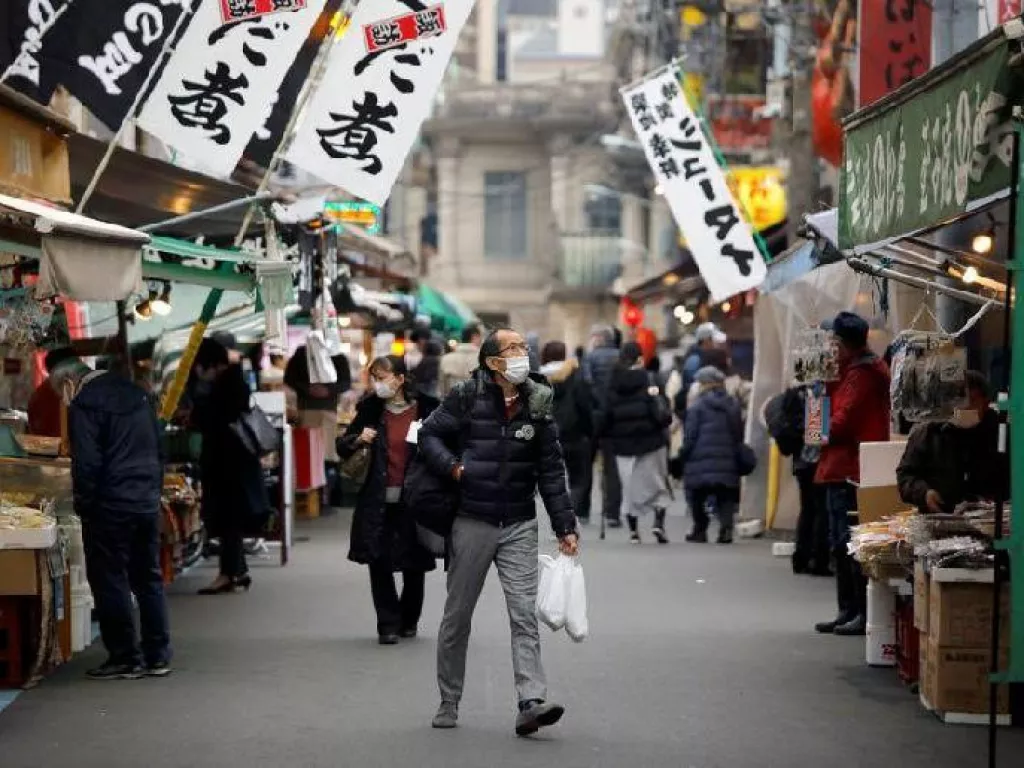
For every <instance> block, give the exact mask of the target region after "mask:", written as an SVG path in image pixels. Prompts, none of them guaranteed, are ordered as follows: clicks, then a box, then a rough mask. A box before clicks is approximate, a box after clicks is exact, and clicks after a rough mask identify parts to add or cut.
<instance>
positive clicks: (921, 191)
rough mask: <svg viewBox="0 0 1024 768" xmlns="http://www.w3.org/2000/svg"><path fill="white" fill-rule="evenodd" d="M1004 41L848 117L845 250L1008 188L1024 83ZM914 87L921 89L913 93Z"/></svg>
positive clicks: (842, 215)
mask: <svg viewBox="0 0 1024 768" xmlns="http://www.w3.org/2000/svg"><path fill="white" fill-rule="evenodd" d="M1009 55H1010V51H1009V46H1008V44H1007V42H1006V40H1005V39H1003V40H1001V44H1000V45H998V46H996V47H992V46H991V45H989V46H987V50H985V49H982V50H980V51H979V50H978V49H977V48H975V49H972V50H971V51H969V52H965V53H964V54H963V58H962V59H954V60H951V61H950V62H948V63H947V64H946V65H944V66H943V67H942V68H941V70H936V71H933V72H932V73H931V74H930V75H925V76H924V77H923V78H921V79H920V80H919V81H915V82H914V83H911V84H908V85H907V86H905V87H904V89H903V90H904V91H905V92H906V94H907V95H906V96H905V97H903V98H900V95H901V94H900V93H899V92H897V93H896V94H894V95H893V96H892V97H890V98H889V99H886V100H884V101H882V102H880V103H879V104H878V106H877V107H869V108H868V109H866V110H864V111H862V112H861V113H859V114H857V115H854V116H852V117H851V118H850V120H849V123H848V126H847V130H846V135H845V137H844V138H845V143H844V153H843V167H842V169H841V174H840V181H839V246H840V248H842V249H847V248H852V247H855V246H859V245H869V244H871V243H876V242H878V241H880V240H885V239H887V238H890V237H897V236H900V235H904V234H908V233H910V232H913V231H916V230H919V229H922V228H925V227H928V226H934V225H936V224H939V223H941V222H943V221H945V220H947V219H951V218H953V217H955V216H957V215H959V214H961V213H963V212H965V211H967V210H969V208H970V204H971V203H972V202H974V201H976V200H982V199H984V198H986V197H988V196H989V195H993V194H995V193H997V192H1000V191H1002V190H1004V189H1006V188H1007V187H1008V186H1009V184H1010V162H1011V159H1012V149H1013V126H1012V124H1011V122H1010V117H1011V108H1012V105H1013V104H1014V103H1018V102H1019V99H1020V95H1021V94H1020V91H1019V84H1020V80H1019V79H1018V78H1017V77H1016V76H1014V75H1013V74H1012V73H1011V71H1010V70H1009V68H1008V66H1007V63H1008V60H1009ZM915 86H916V87H915Z"/></svg>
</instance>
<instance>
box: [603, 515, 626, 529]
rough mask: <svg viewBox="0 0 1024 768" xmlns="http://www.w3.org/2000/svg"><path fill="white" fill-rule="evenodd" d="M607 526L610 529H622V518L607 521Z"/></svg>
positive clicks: (611, 518)
mask: <svg viewBox="0 0 1024 768" xmlns="http://www.w3.org/2000/svg"><path fill="white" fill-rule="evenodd" d="M605 525H606V526H608V527H609V528H621V527H622V518H620V517H609V518H608V519H607V520H606V521H605Z"/></svg>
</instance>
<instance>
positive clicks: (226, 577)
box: [192, 339, 270, 595]
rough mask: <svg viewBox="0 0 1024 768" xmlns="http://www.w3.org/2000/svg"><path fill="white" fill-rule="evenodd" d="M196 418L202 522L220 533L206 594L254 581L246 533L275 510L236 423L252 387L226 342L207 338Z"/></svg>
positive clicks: (199, 364)
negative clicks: (216, 564) (247, 558)
mask: <svg viewBox="0 0 1024 768" xmlns="http://www.w3.org/2000/svg"><path fill="white" fill-rule="evenodd" d="M194 371H195V389H194V392H193V397H194V400H195V402H194V406H193V410H192V422H193V424H194V425H195V426H196V427H197V428H198V429H199V431H200V432H201V433H202V437H203V449H202V454H201V456H200V460H199V465H200V474H201V478H202V494H203V495H202V511H203V522H204V523H205V525H206V529H207V532H208V533H209V534H210V535H211V536H214V537H217V538H219V539H220V573H219V575H218V576H217V578H216V579H215V580H214V581H213V583H212V584H210V586H208V587H205V588H203V589H201V590H199V594H201V595H219V594H224V593H227V592H233V591H235V589H237V588H239V587H241V588H242V589H245V590H246V591H248V589H249V587H250V586H252V578H251V577H250V576H249V568H248V565H247V564H246V562H245V549H244V548H243V545H242V537H243V536H244V534H245V532H246V530H248V529H251V528H253V527H255V526H256V525H258V524H259V522H260V521H261V520H264V519H265V518H266V516H267V514H268V513H269V510H270V501H269V499H268V497H267V491H266V486H265V485H264V483H263V469H262V467H261V466H260V460H259V458H258V457H257V456H255V455H254V454H252V453H250V452H249V451H247V450H246V448H245V446H244V445H243V444H242V441H241V440H240V439H239V438H238V436H237V435H236V434H235V433H234V432H233V431H232V429H231V425H232V424H234V423H235V422H236V421H238V419H239V418H241V416H242V414H244V413H248V411H249V410H250V408H251V406H250V404H249V399H250V395H251V393H250V391H249V386H248V385H247V384H246V383H245V378H244V377H243V375H242V366H241V365H239V364H238V363H232V362H231V360H230V356H229V351H228V349H227V347H225V346H223V345H222V344H220V343H218V342H217V341H214V340H213V339H203V341H202V343H201V345H200V347H199V351H198V352H197V354H196V360H195V368H194Z"/></svg>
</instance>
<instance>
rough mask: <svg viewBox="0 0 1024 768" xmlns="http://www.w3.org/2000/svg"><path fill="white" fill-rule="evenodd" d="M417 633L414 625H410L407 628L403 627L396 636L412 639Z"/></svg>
mask: <svg viewBox="0 0 1024 768" xmlns="http://www.w3.org/2000/svg"><path fill="white" fill-rule="evenodd" d="M417 634H418V632H417V630H416V627H410V628H408V629H403V630H402V631H401V632H399V633H398V636H399V637H401V638H402V639H404V640H412V639H413V638H414V637H416V635H417Z"/></svg>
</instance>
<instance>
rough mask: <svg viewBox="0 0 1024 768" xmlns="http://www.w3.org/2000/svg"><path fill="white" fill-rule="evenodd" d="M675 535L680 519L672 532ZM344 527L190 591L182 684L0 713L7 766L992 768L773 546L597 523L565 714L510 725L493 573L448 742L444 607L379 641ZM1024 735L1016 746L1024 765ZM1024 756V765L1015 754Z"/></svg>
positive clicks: (61, 696)
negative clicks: (236, 590)
mask: <svg viewBox="0 0 1024 768" xmlns="http://www.w3.org/2000/svg"><path fill="white" fill-rule="evenodd" d="M671 523H672V526H671V528H670V533H671V534H672V535H673V536H674V537H675V538H676V539H681V538H682V535H683V533H684V530H683V520H682V519H681V518H678V517H677V518H674V519H672V520H671ZM346 526H347V515H342V516H340V517H333V518H328V519H324V520H321V521H317V522H316V523H315V524H313V525H310V526H307V527H305V528H304V529H303V531H302V532H301V533H302V535H303V536H308V538H309V541H308V542H303V543H300V544H299V545H298V546H297V548H296V550H295V555H294V562H293V564H292V565H290V566H289V567H287V568H285V569H280V568H277V567H274V566H271V565H269V564H261V565H260V566H258V567H256V568H254V578H255V584H254V587H253V590H252V592H251V593H249V594H248V595H243V594H238V595H234V596H228V597H220V598H217V597H208V598H200V597H197V596H194V595H193V592H194V590H195V588H197V587H198V586H199V585H200V584H201V583H202V582H203V581H205V580H206V579H207V578H208V577H209V572H208V571H207V570H205V569H201V570H200V571H198V572H197V573H195V574H193V575H190V576H189V577H188V578H186V579H184V580H182V581H181V582H179V583H178V584H177V585H175V589H174V594H173V596H172V600H171V609H172V616H173V626H174V632H175V646H176V650H177V658H176V667H177V674H175V675H174V676H173V677H172V678H169V679H167V680H143V681H138V682H128V683H94V682H87V681H85V680H83V679H82V673H83V671H84V670H85V669H87V668H88V667H89V666H90V665H91V664H94V663H96V662H99V661H101V660H102V658H101V657H102V653H101V651H100V650H99V649H98V647H97V648H94V649H93V650H92V651H91V652H89V653H87V654H84V655H83V656H82V657H81V658H80V659H77V660H76V661H75V663H73V664H71V665H69V666H68V667H66V668H65V669H63V670H62V671H61V672H60V673H59V674H58V675H56V676H55V677H54V678H52V679H50V680H48V681H47V682H46V683H45V684H44V685H43V686H41V687H40V688H38V689H37V690H35V691H32V692H29V693H26V694H24V695H22V696H21V697H19V698H18V700H17V701H15V703H14V704H13V705H12V706H11V707H10V708H8V709H7V710H6V711H4V712H3V713H2V714H0V765H2V766H3V768H29V767H32V768H63V767H64V766H75V767H76V768H91V767H92V766H96V767H97V768H98V767H99V766H108V767H111V768H118V767H121V766H123V767H124V768H140V767H141V766H147V768H165V767H168V768H169V767H170V766H182V768H184V767H185V766H188V767H189V768H196V767H197V766H225V767H233V766H252V767H253V768H256V767H257V766H268V767H271V766H273V767H277V766H291V767H294V768H299V767H300V766H310V767H313V766H317V767H319V766H325V767H326V766H331V767H335V766H382V767H390V766H413V765H415V766H417V768H435V767H436V768H441V767H442V766H443V767H444V768H451V766H467V767H473V766H480V767H481V768H483V767H484V766H486V767H487V768H502V767H505V766H507V767H508V768H513V767H514V768H523V766H527V765H538V766H552V767H553V768H575V767H577V766H579V768H583V767H584V766H586V767H587V768H622V767H623V766H635V767H636V768H641V767H642V768H655V767H657V766H666V767H669V766H671V767H672V768H680V767H682V768H689V767H691V766H692V767H693V768H748V767H749V768H774V767H775V766H779V768H782V767H783V766H785V767H786V768H805V767H807V768H810V767H811V766H816V765H827V766H830V767H831V768H847V767H849V768H855V767H859V766H872V768H877V767H878V766H890V765H900V766H902V767H903V768H917V767H921V768H924V767H925V766H928V768H947V767H948V768H954V767H956V768H963V767H964V766H976V765H983V764H984V757H983V755H984V744H985V731H984V729H973V728H972V729H963V728H951V727H946V726H943V725H941V724H939V723H938V722H937V721H935V720H934V719H933V718H932V717H930V716H929V715H927V714H925V713H924V712H922V711H921V709H920V708H919V707H918V705H917V704H916V702H915V701H914V700H913V699H912V697H911V696H910V694H908V693H906V692H905V691H904V690H902V689H901V688H900V687H899V686H898V685H897V683H896V681H895V675H894V673H892V672H891V671H887V670H869V669H867V668H865V667H864V665H863V641H862V640H842V639H838V638H819V637H815V636H814V635H813V634H812V633H811V632H810V631H809V627H810V625H811V624H812V623H813V622H814V621H815V620H816V619H819V618H821V617H822V616H826V615H828V613H829V612H830V610H831V607H832V593H831V585H830V584H829V583H828V582H827V581H821V580H811V579H797V578H795V577H793V576H792V575H790V573H789V568H788V563H787V562H786V561H784V560H774V559H772V558H771V557H770V556H769V550H768V545H767V544H766V543H764V542H743V543H740V544H738V545H736V546H735V547H733V548H731V549H723V548H720V547H716V546H713V545H712V546H706V547H702V548H701V547H694V546H688V545H683V544H673V545H672V546H669V547H656V546H655V545H653V544H646V545H645V546H642V547H630V545H629V544H628V543H626V537H625V535H624V534H623V533H622V532H621V531H616V532H612V535H611V536H610V539H609V540H608V541H607V542H604V543H601V542H596V541H592V540H591V539H595V538H596V531H594V530H593V529H590V530H588V537H587V539H586V540H585V545H586V547H587V549H586V553H585V560H584V565H585V568H586V574H587V586H588V592H589V595H590V600H591V603H590V605H591V628H592V639H591V640H589V641H588V642H587V643H585V644H583V645H574V644H572V643H571V642H570V641H569V640H568V638H566V637H565V636H564V635H559V636H557V637H552V636H551V635H550V633H549V632H547V630H544V632H545V648H544V650H545V660H546V662H547V667H548V671H549V676H550V683H551V691H552V695H553V696H554V697H557V698H558V699H560V700H561V701H563V702H564V703H565V704H566V706H567V708H568V712H567V715H566V719H565V721H564V723H563V724H562V725H561V726H559V727H558V728H556V729H553V730H551V731H550V732H547V733H544V734H543V736H542V737H540V738H536V739H533V740H529V741H524V740H519V739H516V738H515V736H514V735H513V734H512V722H513V703H514V702H513V695H512V683H511V675H512V672H511V663H510V660H509V640H508V629H507V621H506V618H505V616H504V613H503V611H504V606H503V601H502V599H501V595H500V590H499V588H498V585H497V580H496V579H495V578H494V576H493V574H492V577H491V580H490V581H489V583H488V588H487V591H486V593H485V596H484V600H483V602H482V603H481V607H480V610H479V611H478V613H477V617H476V622H475V629H474V635H473V645H472V647H471V655H470V663H469V672H468V689H467V693H466V698H465V700H464V703H463V718H462V725H461V727H460V728H459V729H458V730H456V731H454V732H438V731H432V730H431V729H430V727H429V723H430V717H431V715H432V714H433V710H434V708H435V706H436V703H437V694H436V689H435V685H434V678H433V670H434V661H433V659H434V637H435V636H436V627H437V624H438V620H439V616H440V610H441V605H442V599H443V583H442V577H441V574H440V573H435V574H434V575H433V576H432V577H431V578H430V579H429V581H428V603H427V607H426V613H425V618H424V621H423V624H422V629H423V634H424V636H423V637H421V638H420V639H419V640H416V641H412V642H408V643H406V644H405V645H403V646H399V647H395V648H381V647H379V646H378V645H377V644H376V637H375V635H374V622H373V618H372V609H371V605H370V598H369V589H368V583H367V575H366V572H365V569H363V568H361V567H356V566H354V565H351V564H349V563H348V562H347V561H346V560H345V552H346V542H345V538H346V533H345V530H346ZM1022 736H1024V734H1022V733H1020V732H1017V733H1014V734H1008V735H1006V736H1004V738H1003V745H1004V752H1003V757H1004V759H1003V761H1002V762H1001V765H1004V766H1006V767H1007V768H1009V767H1010V766H1011V765H1012V766H1017V767H1018V768H1019V766H1020V765H1021V762H1020V759H1021V758H1020V755H1022V754H1024V738H1022ZM1013 753H1015V754H1013Z"/></svg>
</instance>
